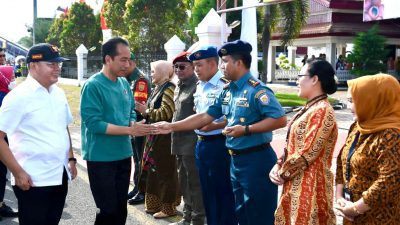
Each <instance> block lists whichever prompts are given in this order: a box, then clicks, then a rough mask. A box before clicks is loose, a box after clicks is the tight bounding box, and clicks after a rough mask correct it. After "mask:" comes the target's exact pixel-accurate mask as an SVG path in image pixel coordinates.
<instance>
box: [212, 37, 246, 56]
mask: <svg viewBox="0 0 400 225" xmlns="http://www.w3.org/2000/svg"><path fill="white" fill-rule="evenodd" d="M252 49H253V48H252V47H251V44H249V43H248V42H245V41H242V40H236V41H232V42H227V43H225V44H224V45H222V46H221V47H220V48H219V50H218V55H219V56H220V57H222V56H226V55H233V54H240V55H250V53H251V50H252Z"/></svg>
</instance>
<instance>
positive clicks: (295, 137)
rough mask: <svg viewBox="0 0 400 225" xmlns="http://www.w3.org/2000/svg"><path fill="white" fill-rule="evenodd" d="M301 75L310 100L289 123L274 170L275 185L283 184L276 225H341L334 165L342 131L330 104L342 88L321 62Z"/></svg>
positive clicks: (308, 66)
mask: <svg viewBox="0 0 400 225" xmlns="http://www.w3.org/2000/svg"><path fill="white" fill-rule="evenodd" d="M298 76H299V79H298V87H299V94H298V95H299V96H300V97H302V98H306V99H307V100H308V101H307V104H306V105H305V106H304V108H303V109H302V110H300V111H299V112H298V113H297V114H296V115H295V116H294V117H293V119H292V120H291V122H290V123H289V125H288V134H287V139H286V148H285V154H284V156H283V158H280V159H279V160H278V163H277V164H276V165H275V166H274V167H273V169H272V170H271V172H270V179H271V181H272V182H273V183H275V184H277V185H282V184H283V190H282V195H281V198H280V200H279V204H278V208H277V210H276V212H275V224H276V225H283V224H287V225H291V224H313V225H318V224H326V225H331V224H336V218H335V215H334V213H333V206H332V204H333V175H332V172H331V171H330V167H331V162H332V155H333V150H334V147H335V143H336V138H337V134H338V130H337V126H336V119H335V114H334V110H333V108H332V106H331V105H330V104H329V101H328V94H333V93H335V92H336V89H337V85H336V80H335V71H334V69H333V68H332V66H331V65H330V64H329V63H328V62H326V61H323V60H316V61H311V62H310V61H309V62H307V64H306V65H305V66H304V67H303V69H302V70H301V74H300V75H298Z"/></svg>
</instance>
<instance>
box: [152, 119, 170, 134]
mask: <svg viewBox="0 0 400 225" xmlns="http://www.w3.org/2000/svg"><path fill="white" fill-rule="evenodd" d="M153 125H154V126H155V127H156V128H157V131H156V133H157V134H169V133H171V132H172V131H173V130H172V126H171V123H168V122H165V121H162V122H157V123H154V124H153Z"/></svg>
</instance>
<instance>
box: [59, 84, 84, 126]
mask: <svg viewBox="0 0 400 225" xmlns="http://www.w3.org/2000/svg"><path fill="white" fill-rule="evenodd" d="M58 86H59V87H60V88H62V89H63V90H64V92H65V95H66V96H67V99H68V103H69V107H70V108H71V113H72V116H73V117H74V121H73V122H72V124H71V125H73V126H80V125H81V116H80V114H79V104H80V99H81V87H78V86H74V85H64V84H58Z"/></svg>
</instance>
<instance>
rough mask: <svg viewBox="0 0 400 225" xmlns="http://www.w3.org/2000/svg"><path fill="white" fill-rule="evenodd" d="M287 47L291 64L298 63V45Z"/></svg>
mask: <svg viewBox="0 0 400 225" xmlns="http://www.w3.org/2000/svg"><path fill="white" fill-rule="evenodd" d="M287 49H288V59H289V65H292V64H296V50H297V47H295V46H288V47H287Z"/></svg>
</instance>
